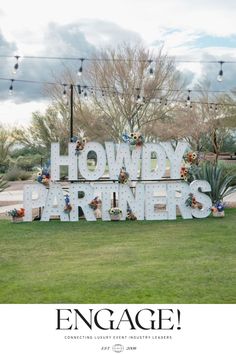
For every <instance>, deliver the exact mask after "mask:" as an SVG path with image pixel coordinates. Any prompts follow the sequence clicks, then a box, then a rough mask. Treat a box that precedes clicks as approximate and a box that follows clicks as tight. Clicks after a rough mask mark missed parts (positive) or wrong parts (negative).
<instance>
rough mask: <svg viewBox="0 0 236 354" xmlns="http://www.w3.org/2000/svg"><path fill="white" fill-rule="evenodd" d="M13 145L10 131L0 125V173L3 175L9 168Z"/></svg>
mask: <svg viewBox="0 0 236 354" xmlns="http://www.w3.org/2000/svg"><path fill="white" fill-rule="evenodd" d="M14 143H15V141H14V139H13V137H12V130H11V129H10V128H7V127H6V126H3V125H2V124H0V173H4V172H5V171H6V170H7V168H8V166H9V163H10V160H11V158H10V153H11V150H12V147H13V145H14Z"/></svg>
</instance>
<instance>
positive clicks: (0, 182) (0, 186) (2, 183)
mask: <svg viewBox="0 0 236 354" xmlns="http://www.w3.org/2000/svg"><path fill="white" fill-rule="evenodd" d="M7 186H8V183H7V181H6V180H5V178H4V176H0V192H2V191H3V190H4V189H6V188H7Z"/></svg>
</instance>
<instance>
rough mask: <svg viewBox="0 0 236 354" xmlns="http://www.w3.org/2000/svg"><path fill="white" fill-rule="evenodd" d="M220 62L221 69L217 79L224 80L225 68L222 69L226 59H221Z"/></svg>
mask: <svg viewBox="0 0 236 354" xmlns="http://www.w3.org/2000/svg"><path fill="white" fill-rule="evenodd" d="M219 64H220V71H219V73H218V76H217V81H219V82H221V81H223V69H222V66H223V64H224V61H219Z"/></svg>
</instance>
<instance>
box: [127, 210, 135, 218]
mask: <svg viewBox="0 0 236 354" xmlns="http://www.w3.org/2000/svg"><path fill="white" fill-rule="evenodd" d="M126 219H127V220H137V217H136V216H135V214H134V213H133V212H132V210H131V209H128V210H127V216H126Z"/></svg>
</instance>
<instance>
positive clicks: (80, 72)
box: [77, 58, 84, 76]
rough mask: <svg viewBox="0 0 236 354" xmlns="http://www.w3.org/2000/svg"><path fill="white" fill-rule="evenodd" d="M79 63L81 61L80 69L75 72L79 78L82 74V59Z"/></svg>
mask: <svg viewBox="0 0 236 354" xmlns="http://www.w3.org/2000/svg"><path fill="white" fill-rule="evenodd" d="M80 61H81V64H80V68H79V70H78V72H77V75H78V76H81V75H82V73H83V62H84V58H81V59H80Z"/></svg>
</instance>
